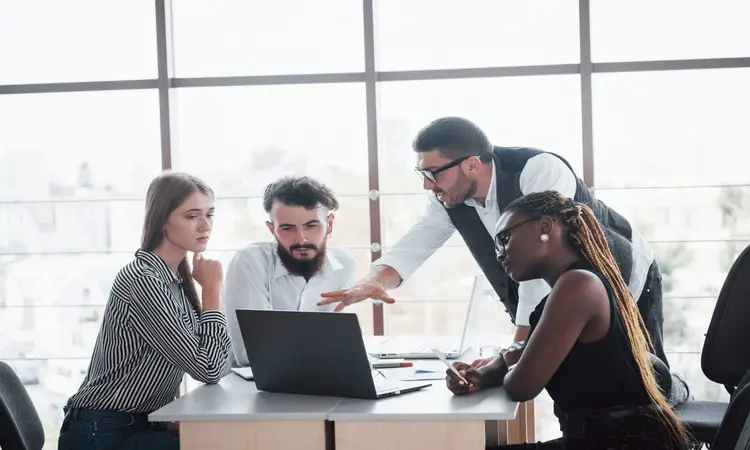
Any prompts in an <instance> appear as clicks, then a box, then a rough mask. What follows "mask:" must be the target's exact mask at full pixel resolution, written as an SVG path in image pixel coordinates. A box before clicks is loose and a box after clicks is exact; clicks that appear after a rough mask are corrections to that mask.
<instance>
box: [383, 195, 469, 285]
mask: <svg viewBox="0 0 750 450" xmlns="http://www.w3.org/2000/svg"><path fill="white" fill-rule="evenodd" d="M455 232H456V227H455V226H454V225H453V222H451V220H450V217H448V213H447V212H446V211H445V208H444V207H443V205H441V204H440V201H439V200H438V199H437V198H435V196H434V195H429V203H428V204H427V208H426V209H425V211H424V213H423V214H422V216H421V218H420V219H419V221H418V222H417V223H416V224H415V225H414V226H413V227H411V229H410V230H409V231H407V232H406V234H405V235H404V236H403V237H402V238H401V239H399V240H398V242H396V243H395V244H394V245H393V247H390V248H389V249H386V252H385V255H384V256H383V257H382V258H379V259H377V260H375V261H373V263H372V266H373V267H377V266H388V267H392V268H393V269H394V270H395V271H396V272H397V273H398V275H399V277H401V281H405V280H407V279H408V278H409V277H410V276H411V274H413V273H414V272H415V271H416V270H417V269H418V268H419V267H420V266H421V265H422V264H424V262H425V261H427V259H428V258H429V257H430V256H432V254H433V253H435V252H436V251H437V250H438V249H439V248H440V247H442V246H443V244H445V242H446V241H447V240H448V239H450V237H451V236H453V233H455Z"/></svg>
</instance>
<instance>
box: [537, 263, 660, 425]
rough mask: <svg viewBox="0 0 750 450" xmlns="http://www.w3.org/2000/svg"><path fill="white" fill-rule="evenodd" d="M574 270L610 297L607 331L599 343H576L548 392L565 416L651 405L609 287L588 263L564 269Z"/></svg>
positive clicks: (540, 312) (544, 300) (540, 313)
mask: <svg viewBox="0 0 750 450" xmlns="http://www.w3.org/2000/svg"><path fill="white" fill-rule="evenodd" d="M574 269H581V270H587V271H589V272H591V273H593V274H595V275H596V276H598V277H599V279H600V280H602V283H604V287H605V288H606V289H607V293H608V294H609V308H610V317H611V321H610V324H609V331H607V334H606V335H605V336H604V338H603V339H601V340H599V341H596V342H587V343H583V342H576V343H575V345H573V348H572V349H571V350H570V353H568V355H567V356H566V357H565V359H564V360H563V362H562V364H560V367H559V368H558V369H557V371H556V372H555V374H554V375H553V376H552V379H550V381H549V383H547V392H548V393H549V395H550V397H552V400H554V402H555V403H557V404H558V405H559V406H560V408H562V410H563V411H565V412H566V413H571V412H585V411H593V410H598V409H604V408H610V407H613V406H638V405H649V404H651V401H650V399H649V398H648V394H647V392H646V389H645V387H644V386H643V381H642V380H641V376H640V374H639V372H638V367H637V365H636V363H635V359H634V358H633V354H632V352H631V347H630V342H629V340H628V337H627V332H626V331H625V326H624V324H623V321H622V317H621V315H620V311H619V307H618V306H617V302H616V300H615V295H614V292H613V290H612V286H610V284H609V282H608V281H607V279H606V278H605V277H604V276H603V275H602V274H601V273H599V272H598V271H597V270H596V269H594V268H593V267H592V266H591V265H590V264H589V263H588V262H587V261H583V260H582V261H578V262H576V263H574V264H573V265H571V266H570V267H568V269H567V270H574ZM546 304H547V297H545V298H544V299H543V300H542V301H541V302H540V303H539V305H537V307H536V309H535V310H534V312H533V313H532V314H531V317H530V321H529V322H530V325H531V331H530V334H529V337H530V336H531V334H533V333H534V329H535V328H536V326H537V325H538V324H539V319H540V318H541V316H542V312H543V311H544V307H545V305H546Z"/></svg>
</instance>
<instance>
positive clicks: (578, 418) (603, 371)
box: [446, 191, 688, 449]
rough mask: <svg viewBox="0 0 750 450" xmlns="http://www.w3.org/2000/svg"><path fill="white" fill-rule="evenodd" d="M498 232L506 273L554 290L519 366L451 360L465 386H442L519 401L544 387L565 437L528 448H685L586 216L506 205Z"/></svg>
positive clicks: (552, 198)
mask: <svg viewBox="0 0 750 450" xmlns="http://www.w3.org/2000/svg"><path fill="white" fill-rule="evenodd" d="M497 229H498V232H497V234H496V237H495V251H496V254H497V259H498V261H499V262H500V263H501V264H502V265H503V268H504V269H505V271H506V272H507V273H508V275H509V276H510V277H512V278H513V279H514V280H515V281H518V282H522V281H526V280H533V279H543V280H545V281H546V282H547V283H548V284H549V285H550V286H551V287H552V290H551V292H550V294H549V295H548V296H547V297H545V298H544V299H543V300H542V301H541V302H540V303H539V305H538V306H537V307H536V309H535V310H534V312H533V313H532V314H531V318H530V325H531V330H530V333H529V340H528V342H527V344H526V345H525V347H523V348H522V349H521V350H520V359H518V356H517V355H516V356H515V357H514V358H513V360H509V359H510V358H509V354H503V355H500V356H498V357H497V358H496V359H494V360H492V361H489V362H488V361H486V360H479V361H475V362H474V363H473V364H472V365H467V364H465V363H461V362H457V363H455V364H454V366H455V367H456V368H457V369H458V370H459V372H460V373H462V375H463V376H464V377H465V378H466V379H467V381H468V384H466V383H463V382H461V381H460V380H459V378H458V377H457V376H456V375H455V374H454V373H453V372H452V371H450V370H449V371H447V372H446V377H447V383H448V388H449V389H450V390H451V391H453V392H454V393H456V394H467V393H471V392H475V391H477V390H480V389H483V388H487V387H492V386H500V385H502V386H504V388H505V391H506V392H507V394H508V396H509V397H510V398H511V399H513V400H515V401H519V402H522V401H527V400H530V399H533V398H534V397H536V396H537V395H538V394H539V393H540V392H541V391H542V390H543V389H545V388H546V389H547V392H548V393H549V395H550V397H552V399H553V400H554V402H555V403H556V404H557V405H559V407H560V409H561V410H562V412H563V413H564V419H565V420H564V421H563V438H562V440H558V441H555V442H549V443H543V444H538V445H537V446H536V447H534V448H540V449H541V448H549V449H553V448H561V449H562V448H571V449H578V448H587V449H588V448H591V449H600V448H611V449H624V448H638V449H676V448H684V446H685V445H686V444H687V441H688V439H687V434H686V432H685V429H684V427H683V425H682V424H681V422H680V421H679V420H678V419H677V417H676V415H675V412H674V410H673V409H672V407H671V406H670V404H669V402H668V401H667V398H666V397H667V395H666V394H668V393H667V392H665V390H666V389H667V387H666V386H665V385H662V386H660V385H659V384H658V383H657V379H656V377H655V374H654V370H653V364H654V362H657V363H658V361H657V359H656V356H654V355H653V354H650V351H652V345H651V341H650V339H649V336H648V333H646V331H645V327H644V324H643V320H642V318H641V315H640V314H639V313H638V309H637V307H636V304H635V301H634V300H633V297H632V293H631V291H630V290H629V289H628V286H627V284H626V283H625V281H624V280H623V278H622V276H621V274H620V270H619V268H618V266H617V263H616V262H615V259H614V258H613V256H612V253H611V252H610V250H609V246H608V245H607V240H606V239H605V237H604V233H603V231H602V228H601V226H600V225H599V222H598V221H597V219H596V217H595V215H594V213H593V212H592V210H591V209H590V208H589V207H588V206H586V205H585V204H583V203H579V202H574V201H572V200H571V199H569V198H567V197H564V196H562V195H561V194H559V193H558V192H555V191H545V192H541V193H535V194H530V195H527V196H524V197H521V198H519V199H518V200H515V201H514V202H512V203H511V204H510V205H509V206H508V207H507V208H506V210H505V211H504V212H503V214H502V215H501V217H500V220H499V222H498V225H497ZM516 359H517V360H518V362H517V364H515V366H514V367H513V368H512V369H509V366H511V365H512V364H513V363H514V362H515V360H516ZM662 364H663V363H662ZM511 448H516V447H514V446H511Z"/></svg>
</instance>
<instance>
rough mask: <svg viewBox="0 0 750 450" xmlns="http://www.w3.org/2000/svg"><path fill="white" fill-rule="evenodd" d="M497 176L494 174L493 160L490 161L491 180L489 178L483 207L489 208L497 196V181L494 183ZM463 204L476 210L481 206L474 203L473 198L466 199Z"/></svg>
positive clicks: (476, 202)
mask: <svg viewBox="0 0 750 450" xmlns="http://www.w3.org/2000/svg"><path fill="white" fill-rule="evenodd" d="M496 177H497V174H496V173H495V159H494V158H493V159H492V178H490V187H489V188H488V189H487V197H486V198H485V199H484V207H485V208H490V207H491V206H492V204H493V203H494V202H495V197H496V196H497V181H496ZM464 203H465V204H466V206H471V207H472V208H476V207H477V206H482V205H481V204H480V203H479V202H478V201H476V200H475V199H474V198H467V199H466V200H464Z"/></svg>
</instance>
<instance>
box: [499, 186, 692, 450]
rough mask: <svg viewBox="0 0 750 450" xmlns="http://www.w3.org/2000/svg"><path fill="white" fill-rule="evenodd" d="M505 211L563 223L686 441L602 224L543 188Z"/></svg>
mask: <svg viewBox="0 0 750 450" xmlns="http://www.w3.org/2000/svg"><path fill="white" fill-rule="evenodd" d="M506 211H510V212H519V213H522V214H525V215H530V216H542V215H549V216H553V217H558V218H560V219H561V220H562V221H563V223H565V225H567V230H568V241H569V242H570V244H571V245H572V246H573V248H574V249H575V250H576V251H578V253H579V254H581V255H582V256H583V257H584V258H585V259H586V260H587V261H588V262H589V264H591V265H592V266H593V267H594V268H596V270H598V271H599V272H601V273H602V274H603V275H604V277H605V278H606V279H607V281H609V284H610V285H611V286H612V290H613V291H614V294H615V298H616V300H617V307H618V309H619V311H620V314H621V316H622V319H623V324H624V325H625V331H626V332H627V336H628V340H629V341H630V347H631V351H632V353H633V358H634V359H635V362H636V365H637V366H638V372H639V373H640V376H641V380H642V381H643V385H644V387H645V389H646V392H647V393H648V397H649V399H650V400H651V402H652V403H653V404H654V405H657V406H658V407H659V408H658V411H659V412H658V415H659V418H660V420H661V421H662V423H663V424H664V425H665V426H666V429H667V430H669V432H670V434H672V436H673V437H674V438H675V439H676V441H677V442H678V443H687V442H689V434H688V432H687V430H686V429H685V426H684V425H683V424H682V422H681V421H680V420H679V419H678V418H677V415H676V414H675V412H674V410H673V409H672V406H671V405H670V404H669V402H668V401H667V399H666V398H665V396H664V394H663V393H662V391H661V389H660V388H659V385H658V384H657V382H656V377H655V375H654V372H653V367H652V365H651V362H650V361H649V359H648V352H649V349H653V343H652V342H651V338H650V336H649V335H648V331H647V330H646V325H645V324H644V323H643V318H642V317H641V314H640V313H639V312H638V309H637V308H636V306H635V305H636V302H635V299H634V298H633V294H632V293H631V292H630V289H628V286H627V284H626V283H625V280H623V278H622V275H621V273H620V269H619V267H618V265H617V262H616V261H615V258H614V256H613V255H612V252H611V251H610V249H609V245H608V244H607V239H606V238H605V237H604V232H603V231H602V227H601V225H599V221H598V220H597V219H596V216H595V215H594V212H593V211H592V210H591V208H589V207H588V206H587V205H585V204H583V203H578V202H574V201H572V200H571V199H569V198H567V197H565V196H563V195H561V194H560V193H558V192H555V191H546V192H539V193H533V194H529V195H526V196H524V197H521V198H519V199H517V200H515V201H514V202H512V203H511V204H510V205H508V207H507V208H506Z"/></svg>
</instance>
